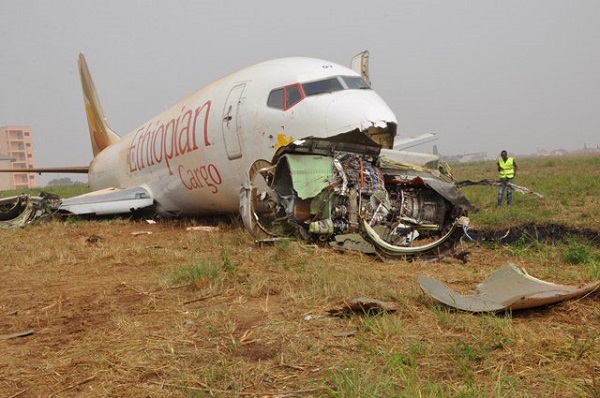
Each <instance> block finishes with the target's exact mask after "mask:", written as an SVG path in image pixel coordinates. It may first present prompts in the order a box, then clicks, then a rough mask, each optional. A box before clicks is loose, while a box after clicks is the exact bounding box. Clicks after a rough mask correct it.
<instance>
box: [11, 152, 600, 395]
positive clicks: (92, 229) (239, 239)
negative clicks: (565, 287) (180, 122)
mask: <svg viewBox="0 0 600 398" xmlns="http://www.w3.org/2000/svg"><path fill="white" fill-rule="evenodd" d="M526 164H527V163H524V162H521V164H520V165H521V167H522V168H523V169H525V165H526ZM556 167H558V166H556ZM596 176H597V174H596ZM523 185H526V184H523ZM592 194H593V193H592ZM577 195H579V194H577ZM492 196H493V195H492ZM578 197H579V196H578ZM580 202H581V203H588V202H590V200H588V198H587V197H583V199H582V200H581V201H580ZM553 203H554V202H553V201H550V202H549V203H548V204H547V206H549V208H550V210H551V212H552V214H558V211H556V209H555V208H554V207H553ZM578 203H579V202H578ZM590 203H591V202H590ZM521 205H522V206H523V208H524V209H525V210H524V211H530V207H528V205H526V204H524V202H521V201H518V202H517V203H516V206H513V209H511V211H513V212H518V211H519V209H520V208H521V207H520V206H521ZM556 206H559V207H560V206H562V204H560V203H558V202H557V203H556ZM483 208H484V212H485V211H488V212H492V211H495V210H493V209H491V208H490V209H486V207H485V206H483ZM577 209H579V211H582V212H586V213H588V214H596V211H597V209H595V208H579V207H577ZM577 209H576V210H573V209H572V208H571V209H570V210H569V211H571V212H572V213H571V214H573V213H574V212H575V211H577ZM505 214H506V213H505ZM484 215H485V214H484ZM575 218H577V217H575ZM208 221H210V222H213V223H216V224H218V228H217V229H215V230H214V231H212V232H201V231H186V229H185V227H186V226H188V225H190V224H191V223H193V222H194V221H182V222H174V221H163V222H159V223H158V224H156V225H148V224H146V223H144V222H134V221H127V220H112V221H77V222H51V223H47V224H43V225H31V226H28V227H27V228H25V229H11V230H0V249H1V253H2V256H1V262H0V272H1V275H2V279H1V280H2V285H1V286H2V288H1V289H0V334H9V333H15V332H19V331H25V330H28V329H34V333H33V334H31V335H29V336H27V337H21V338H14V339H10V340H0V349H1V351H2V355H1V356H0V397H6V398H8V397H107V396H110V397H138V396H144V397H213V396H214V397H236V396H260V397H263V396H270V397H291V396H306V397H309V396H310V397H313V396H314V397H367V396H371V397H397V396H406V397H480V396H494V397H505V396H511V397H512V396H516V397H520V396H523V397H526V396H527V397H541V396H544V397H546V396H549V397H550V396H555V397H600V360H599V358H600V347H599V346H600V304H599V301H598V297H599V296H598V293H596V294H595V295H592V296H589V297H586V298H583V299H580V300H575V301H570V302H566V303H562V304H559V305H555V306H551V307H548V308H541V309H536V310H529V311H521V312H516V313H513V314H497V315H473V314H468V313H462V312H456V311H452V310H449V309H448V308H445V307H441V306H438V305H437V304H435V303H434V302H433V301H432V300H431V299H430V298H428V297H427V296H425V295H424V294H423V293H421V291H420V289H419V287H418V285H417V283H416V278H417V276H418V275H422V274H424V275H430V276H434V277H436V278H438V279H440V280H442V281H444V282H446V283H448V284H449V285H451V286H452V287H453V288H455V289H457V290H459V291H468V290H469V289H471V288H473V287H474V286H475V285H476V284H477V283H478V282H480V281H481V280H482V279H484V278H485V277H486V276H487V275H489V274H490V273H491V272H493V271H494V270H495V269H496V268H498V267H499V266H500V265H502V264H503V263H505V262H506V261H513V262H516V263H518V264H519V265H521V266H523V267H524V268H526V269H527V270H528V272H529V273H530V274H532V275H534V276H537V277H541V278H545V279H547V280H550V281H553V282H556V283H564V284H575V283H578V282H582V281H590V280H591V279H593V278H594V277H596V278H597V275H598V274H597V273H596V274H593V273H591V272H590V267H591V266H592V265H594V264H596V266H597V263H595V261H597V259H598V258H600V257H598V250H597V249H591V250H592V252H591V253H589V250H590V249H589V248H586V249H585V250H580V249H578V250H577V251H576V252H575V253H572V251H573V250H574V249H573V248H574V247H575V246H569V245H568V244H557V245H554V246H550V245H546V244H518V245H513V246H510V247H493V246H486V247H483V246H474V247H472V248H471V251H472V255H471V257H470V261H469V262H468V263H467V264H463V263H461V262H458V261H455V260H451V259H446V260H443V261H441V262H438V263H426V262H421V261H416V262H412V263H409V262H397V263H385V262H381V261H379V260H377V259H375V258H372V257H368V256H362V255H360V254H351V253H346V254H342V253H336V252H333V251H332V250H329V249H327V248H323V247H317V246H312V245H307V244H301V243H295V242H280V243H278V244H276V245H273V246H262V247H261V246H257V245H255V244H254V242H253V241H252V240H251V239H250V238H249V237H248V236H247V235H246V234H245V232H244V231H243V230H242V228H241V227H240V226H239V225H238V223H237V222H236V221H235V220H234V221H228V220H212V221H211V220H208ZM511 222H512V221H511ZM134 231H151V232H152V234H151V235H139V236H133V235H131V234H130V233H131V232H134ZM90 236H97V237H99V238H100V239H98V240H97V241H96V242H95V243H91V242H89V239H88V238H89V237H90ZM575 248H576V249H577V247H575ZM570 251H571V252H570ZM574 255H575V258H577V259H579V257H582V258H583V260H582V261H579V260H577V261H572V258H573V256H574ZM582 255H584V256H582ZM567 260H569V262H568V261H567ZM594 275H596V276H594ZM355 296H368V297H373V298H377V299H380V300H384V301H392V302H395V303H396V304H397V306H398V311H397V312H396V313H395V314H388V315H381V316H359V315H355V316H351V317H349V318H331V317H329V316H328V313H327V310H329V309H332V308H337V307H339V306H340V305H341V303H342V302H343V301H344V300H348V299H350V298H352V297H355Z"/></svg>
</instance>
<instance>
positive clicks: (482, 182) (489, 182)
mask: <svg viewBox="0 0 600 398" xmlns="http://www.w3.org/2000/svg"><path fill="white" fill-rule="evenodd" d="M454 185H456V187H457V188H462V187H467V186H470V185H487V186H499V185H506V186H507V187H509V188H511V189H512V190H513V191H515V192H519V193H522V194H524V195H534V196H537V197H538V198H543V197H544V195H542V194H541V193H538V192H534V191H532V190H531V189H529V188H527V187H524V186H521V185H517V184H513V183H512V182H504V181H498V180H479V181H471V180H464V181H457V182H456V183H455V184H454Z"/></svg>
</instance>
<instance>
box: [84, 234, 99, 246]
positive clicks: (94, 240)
mask: <svg viewBox="0 0 600 398" xmlns="http://www.w3.org/2000/svg"><path fill="white" fill-rule="evenodd" d="M101 240H102V237H101V236H98V235H90V236H88V237H87V239H86V240H85V241H86V242H87V243H90V244H92V245H95V244H96V243H98V242H100V241H101Z"/></svg>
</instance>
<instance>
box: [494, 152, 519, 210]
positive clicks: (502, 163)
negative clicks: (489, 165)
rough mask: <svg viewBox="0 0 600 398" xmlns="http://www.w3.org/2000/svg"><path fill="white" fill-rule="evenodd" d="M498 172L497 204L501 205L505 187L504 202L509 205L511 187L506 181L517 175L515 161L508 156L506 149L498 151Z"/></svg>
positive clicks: (510, 180)
mask: <svg viewBox="0 0 600 398" xmlns="http://www.w3.org/2000/svg"><path fill="white" fill-rule="evenodd" d="M497 165H498V172H499V173H500V182H502V184H500V185H499V186H498V206H501V205H502V197H503V196H504V190H505V189H506V204H507V205H509V206H510V204H511V203H512V189H511V188H510V187H509V186H507V185H506V184H507V183H512V181H513V178H515V176H516V175H517V162H515V160H514V159H513V158H512V157H508V153H507V152H506V151H502V152H500V158H499V159H498V163H497Z"/></svg>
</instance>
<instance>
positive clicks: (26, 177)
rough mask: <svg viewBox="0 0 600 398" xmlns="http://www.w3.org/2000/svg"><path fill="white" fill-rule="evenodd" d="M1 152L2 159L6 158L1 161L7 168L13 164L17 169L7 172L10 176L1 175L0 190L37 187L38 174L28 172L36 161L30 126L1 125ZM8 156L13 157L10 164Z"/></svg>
mask: <svg viewBox="0 0 600 398" xmlns="http://www.w3.org/2000/svg"><path fill="white" fill-rule="evenodd" d="M0 154H1V155H4V156H1V155H0V159H5V160H4V161H2V160H0V162H2V163H3V164H6V165H7V166H8V167H7V168H10V165H12V168H13V170H15V172H14V173H12V174H8V173H7V175H8V176H10V177H9V178H6V179H5V178H1V177H0V190H6V189H24V188H35V187H37V179H36V174H35V173H27V169H31V168H33V167H34V162H35V158H34V155H33V142H32V137H31V127H30V126H0ZM6 158H8V159H12V161H11V163H10V165H9V164H7V163H8V162H7V161H6ZM3 168H4V167H3ZM4 184H6V185H4Z"/></svg>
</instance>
